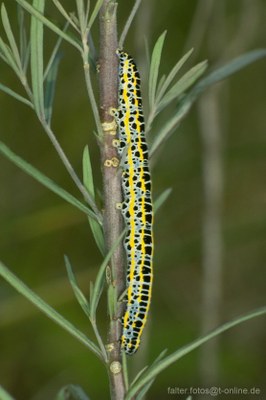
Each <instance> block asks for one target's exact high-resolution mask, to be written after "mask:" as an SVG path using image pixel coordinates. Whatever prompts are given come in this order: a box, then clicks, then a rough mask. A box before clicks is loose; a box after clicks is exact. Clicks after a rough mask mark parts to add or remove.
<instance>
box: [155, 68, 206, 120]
mask: <svg viewBox="0 0 266 400" xmlns="http://www.w3.org/2000/svg"><path fill="white" fill-rule="evenodd" d="M207 66H208V64H207V61H203V62H201V63H199V64H197V65H195V66H194V67H192V68H191V69H190V70H189V71H188V72H187V73H186V74H185V75H183V76H182V78H181V79H179V81H177V82H176V84H175V85H174V86H172V87H171V89H170V90H169V91H168V92H167V93H166V94H165V96H164V97H163V98H162V100H161V101H160V103H159V104H158V108H157V112H160V111H161V110H162V109H163V108H165V107H166V106H168V104H169V103H171V101H173V100H174V99H177V98H178V97H180V95H181V94H183V93H184V92H185V91H186V90H187V89H188V88H189V87H190V86H192V85H193V83H195V81H196V80H197V79H198V78H199V77H200V76H201V75H202V74H203V73H204V72H205V70H206V68H207Z"/></svg>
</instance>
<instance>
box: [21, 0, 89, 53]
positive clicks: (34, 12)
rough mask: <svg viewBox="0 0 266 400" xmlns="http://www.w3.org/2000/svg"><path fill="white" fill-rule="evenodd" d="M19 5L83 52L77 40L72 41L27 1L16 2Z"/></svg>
mask: <svg viewBox="0 0 266 400" xmlns="http://www.w3.org/2000/svg"><path fill="white" fill-rule="evenodd" d="M16 2H17V3H18V4H20V5H21V6H22V7H23V8H24V9H25V10H26V11H28V12H29V13H30V14H31V15H34V16H35V17H36V18H38V19H39V21H42V22H43V24H44V25H46V26H47V27H48V28H49V29H51V30H52V31H53V32H55V33H56V34H57V35H59V36H61V37H62V38H63V39H65V40H66V41H67V42H68V43H70V44H72V46H74V47H76V49H78V50H79V51H80V52H82V48H81V46H80V44H79V43H78V41H77V40H74V39H72V38H71V37H70V36H69V35H67V34H66V33H65V32H63V31H62V30H61V29H59V28H58V27H57V26H56V25H55V24H53V23H52V22H51V21H49V19H47V18H46V17H44V16H43V15H42V14H41V13H40V12H39V11H38V10H36V9H35V8H34V7H32V6H31V5H30V4H29V3H28V2H27V1H26V0H16Z"/></svg>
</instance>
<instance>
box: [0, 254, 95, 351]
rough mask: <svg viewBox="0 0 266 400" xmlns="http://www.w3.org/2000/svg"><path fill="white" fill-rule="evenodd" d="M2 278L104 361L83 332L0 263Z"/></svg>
mask: <svg viewBox="0 0 266 400" xmlns="http://www.w3.org/2000/svg"><path fill="white" fill-rule="evenodd" d="M0 276H2V277H3V278H4V279H5V280H6V281H7V282H8V283H9V284H10V285H11V286H13V288H15V289H16V290H17V291H18V292H19V293H21V294H22V295H23V296H24V297H26V299H28V300H29V301H30V302H31V303H33V304H34V305H35V306H36V307H37V308H38V309H39V310H40V311H42V312H43V313H44V314H45V315H46V316H47V317H49V318H50V319H52V320H53V321H54V322H55V323H56V324H57V325H59V326H61V327H62V328H63V329H64V330H65V331H67V332H68V333H70V334H71V335H72V336H73V337H75V338H76V339H77V340H79V341H80V342H81V343H83V344H84V345H85V346H86V347H88V348H89V349H90V350H91V351H92V352H93V353H94V354H96V355H97V357H99V358H100V359H102V355H101V352H100V349H99V348H98V347H97V346H96V344H95V343H93V342H92V341H91V340H90V339H89V338H88V337H87V336H86V335H84V333H83V332H81V331H79V330H78V329H77V328H76V327H75V326H74V325H73V324H72V323H71V322H69V321H68V320H66V319H65V318H64V317H63V316H62V315H61V314H59V313H58V312H57V311H56V310H54V309H53V308H52V307H51V306H49V305H48V304H47V303H45V301H44V300H42V299H41V298H40V297H39V296H38V295H37V294H36V293H34V292H33V291H32V290H31V289H30V288H29V287H28V286H26V285H25V283H23V282H22V281H21V280H20V279H19V278H18V277H17V276H16V275H14V274H13V273H12V272H11V271H10V270H9V269H8V268H7V267H6V266H5V265H4V264H3V263H2V262H1V261H0Z"/></svg>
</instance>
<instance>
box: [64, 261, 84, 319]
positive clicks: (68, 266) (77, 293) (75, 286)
mask: <svg viewBox="0 0 266 400" xmlns="http://www.w3.org/2000/svg"><path fill="white" fill-rule="evenodd" d="M64 259H65V265H66V269H67V274H68V279H69V282H70V284H71V286H72V289H73V292H74V294H75V296H76V299H77V300H78V302H79V304H80V306H81V308H82V310H83V311H84V313H85V314H86V315H87V317H89V316H90V305H89V303H88V300H87V299H86V297H85V296H84V294H83V293H82V291H81V290H80V288H79V286H78V283H77V280H76V277H75V275H74V272H73V268H72V266H71V263H70V261H69V258H68V257H67V256H65V257H64Z"/></svg>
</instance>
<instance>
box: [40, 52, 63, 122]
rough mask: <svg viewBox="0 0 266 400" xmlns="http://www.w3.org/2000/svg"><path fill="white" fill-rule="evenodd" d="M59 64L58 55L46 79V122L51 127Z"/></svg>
mask: <svg viewBox="0 0 266 400" xmlns="http://www.w3.org/2000/svg"><path fill="white" fill-rule="evenodd" d="M59 62H60V55H59V54H57V55H56V56H55V57H54V59H53V63H52V64H51V66H50V68H49V71H48V74H47V77H46V84H45V96H44V113H45V120H46V121H47V123H48V125H51V119H52V112H53V102H54V95H55V85H56V78H57V73H58V66H59Z"/></svg>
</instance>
